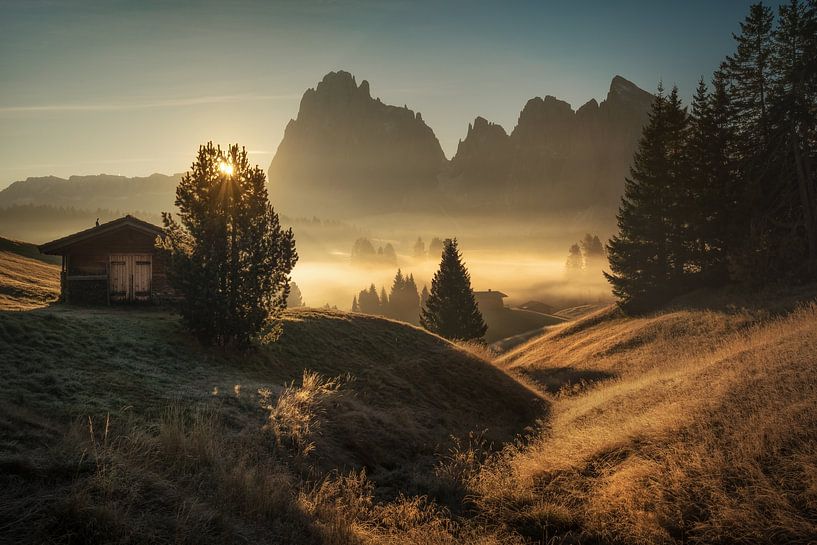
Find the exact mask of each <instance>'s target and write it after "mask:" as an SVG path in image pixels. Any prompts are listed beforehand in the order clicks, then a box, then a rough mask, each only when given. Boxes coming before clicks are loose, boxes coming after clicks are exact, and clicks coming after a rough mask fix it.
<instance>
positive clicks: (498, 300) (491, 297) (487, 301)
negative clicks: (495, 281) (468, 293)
mask: <svg viewBox="0 0 817 545" xmlns="http://www.w3.org/2000/svg"><path fill="white" fill-rule="evenodd" d="M505 297H507V295H505V294H504V293H502V292H501V291H493V290H488V291H475V292H474V299H475V300H476V302H477V305H478V306H479V310H480V311H482V312H485V311H491V310H502V309H504V308H505V304H504V303H503V302H502V299H504V298H505Z"/></svg>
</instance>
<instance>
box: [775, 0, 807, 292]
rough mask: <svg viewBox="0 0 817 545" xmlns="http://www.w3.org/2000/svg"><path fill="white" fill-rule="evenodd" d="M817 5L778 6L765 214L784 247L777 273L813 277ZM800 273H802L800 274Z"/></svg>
mask: <svg viewBox="0 0 817 545" xmlns="http://www.w3.org/2000/svg"><path fill="white" fill-rule="evenodd" d="M815 6H817V3H815V2H812V3H811V6H807V5H805V4H803V3H802V2H801V1H799V0H790V2H789V4H788V5H782V6H780V8H779V14H780V16H779V24H778V27H777V29H776V30H775V31H774V47H773V53H772V57H771V66H772V72H773V75H774V79H773V82H772V87H771V91H770V99H769V102H770V114H769V117H770V124H771V125H772V129H771V136H770V140H771V141H770V145H771V146H770V151H769V156H768V157H767V160H766V162H767V163H769V164H772V165H774V169H773V173H772V176H773V178H774V188H773V191H772V193H771V195H772V198H773V199H774V200H773V201H772V202H771V203H767V205H771V207H770V208H771V209H769V210H768V211H767V214H770V215H771V214H774V220H775V221H774V224H773V225H771V226H770V229H769V230H770V231H772V232H773V234H772V236H773V238H774V240H775V241H785V242H786V243H787V244H785V245H781V244H775V247H776V248H777V249H784V250H785V252H783V253H781V255H779V257H778V258H777V261H778V263H779V265H780V269H781V270H779V271H778V272H777V274H778V275H781V276H783V275H785V276H788V275H792V276H803V274H802V272H804V273H805V276H806V277H810V278H812V279H813V278H814V276H815V274H817V186H816V185H815V184H817V180H815V174H816V173H815V172H814V169H813V166H812V165H813V162H814V160H815V155H816V154H815V151H817V147H815V139H814V137H815V131H816V130H817V107H816V106H817V73H815V66H814V65H815V61H814V56H815V55H817V46H816V43H817V8H816V7H815ZM801 271H802V272H801Z"/></svg>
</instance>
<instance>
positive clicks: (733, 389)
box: [469, 304, 817, 543]
mask: <svg viewBox="0 0 817 545" xmlns="http://www.w3.org/2000/svg"><path fill="white" fill-rule="evenodd" d="M761 314H763V313H761ZM816 358H817V305H815V304H810V305H806V306H804V307H801V308H799V309H798V310H796V311H794V312H793V313H791V314H790V315H788V316H785V317H777V318H770V317H767V316H760V317H758V316H757V315H756V313H753V312H751V311H736V312H731V313H726V312H713V311H695V310H674V311H667V312H664V313H659V314H657V315H654V316H650V317H644V318H636V319H631V318H624V317H622V316H620V315H618V313H617V312H615V311H614V310H607V311H602V312H601V313H600V314H597V315H595V316H589V317H588V318H585V319H584V320H581V321H579V322H578V323H575V324H569V325H565V326H563V328H561V329H556V330H554V331H552V332H550V333H548V334H547V335H545V336H544V337H542V338H540V339H538V340H534V341H532V342H530V343H528V344H527V345H525V346H523V347H521V348H519V349H518V350H515V351H514V352H513V353H511V354H509V355H507V356H506V357H505V358H503V360H502V364H503V365H504V366H506V367H508V368H511V369H515V370H516V371H517V372H520V373H524V374H525V375H527V376H530V377H534V378H538V379H539V380H540V381H542V382H545V383H547V381H548V376H549V374H551V373H555V374H557V375H559V376H565V373H566V372H568V371H569V372H572V373H574V376H577V377H580V376H582V375H583V373H584V374H587V373H593V372H595V373H603V375H601V376H602V377H603V378H597V379H596V380H595V382H592V383H590V384H588V385H586V386H585V387H584V388H582V389H579V390H578V391H574V390H571V389H568V390H567V391H565V390H561V391H560V392H559V393H557V394H556V395H554V402H553V405H552V411H553V412H552V417H551V419H550V421H549V422H548V423H547V426H546V427H545V428H544V429H543V430H541V431H540V432H539V433H538V434H537V435H536V436H534V437H533V438H531V440H530V441H529V443H528V444H526V445H525V446H524V447H514V448H509V449H507V450H506V452H505V453H504V454H503V455H501V456H499V457H497V458H496V459H494V460H492V461H491V463H489V464H487V465H486V466H485V467H484V468H483V470H482V472H481V473H480V474H479V475H477V476H475V477H474V478H472V479H471V480H470V483H469V486H470V487H471V488H472V491H473V493H474V494H475V497H476V498H477V499H476V501H477V502H478V503H479V504H480V506H481V509H483V510H484V511H485V512H488V513H493V514H494V518H495V519H497V520H500V521H503V523H505V524H509V525H511V526H514V527H516V528H517V529H519V530H520V531H521V532H522V533H526V534H527V535H529V536H531V537H532V536H533V535H537V533H539V534H541V533H542V532H545V533H548V532H550V533H551V535H556V536H559V539H565V538H566V536H572V535H579V536H583V537H584V539H591V540H601V541H603V542H608V541H622V542H627V543H673V542H692V543H694V542H700V543H710V542H730V543H758V542H764V543H781V542H789V543H808V542H811V541H812V540H813V538H814V537H815V536H817V449H815V446H817V427H815V426H814V422H817V365H815V364H817V362H816V361H815V359H816ZM566 370H568V371H566ZM593 376H597V375H593Z"/></svg>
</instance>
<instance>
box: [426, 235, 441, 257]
mask: <svg viewBox="0 0 817 545" xmlns="http://www.w3.org/2000/svg"><path fill="white" fill-rule="evenodd" d="M442 253H443V241H442V239H440V238H439V237H434V238H432V239H431V242H429V243H428V257H429V259H437V257H438V256H441V255H442Z"/></svg>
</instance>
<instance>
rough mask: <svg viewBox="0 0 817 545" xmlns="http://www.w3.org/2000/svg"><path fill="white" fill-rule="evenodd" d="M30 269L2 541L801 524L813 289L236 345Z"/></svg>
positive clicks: (5, 471) (816, 332) (378, 538)
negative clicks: (464, 337)
mask: <svg viewBox="0 0 817 545" xmlns="http://www.w3.org/2000/svg"><path fill="white" fill-rule="evenodd" d="M0 258H3V256H0ZM4 259H8V258H4ZM14 259H15V260H19V259H25V258H14ZM7 263H8V261H4V262H3V265H4V267H3V270H6V267H7ZM22 264H23V266H26V267H29V269H28V270H29V272H31V271H34V270H35V268H36V267H39V265H38V264H36V263H34V262H30V263H29V262H28V261H23V262H22ZM37 270H39V269H37ZM39 271H40V274H39V276H37V275H32V276H30V277H29V278H30V279H31V282H32V283H33V284H35V285H36V286H40V288H39V289H40V290H43V291H42V292H38V291H37V290H35V289H34V288H33V287H32V288H27V289H26V290H20V289H17V288H15V289H16V290H17V291H14V292H10V291H8V290H7V291H6V292H4V293H11V295H9V296H8V297H11V298H14V299H15V301H14V302H13V303H12V304H7V303H4V305H5V306H4V307H3V310H2V311H0V371H1V372H2V374H3V377H4V385H3V389H2V394H0V406H2V410H0V415H2V416H0V429H2V438H3V439H2V442H0V489H2V490H3V493H2V498H0V529H1V530H2V532H3V535H4V536H6V538H7V539H10V540H11V541H12V542H19V543H167V542H174V543H239V542H269V543H332V544H352V543H417V544H421V543H423V544H425V543H431V544H435V543H483V544H490V543H712V542H720V543H781V542H787V543H809V542H813V539H814V536H815V535H817V480H816V477H815V476H817V454H815V452H817V450H816V449H815V446H816V445H817V429H815V427H814V425H813V423H814V422H815V421H817V396H816V395H815V394H816V393H817V392H815V390H817V370H816V369H817V368H816V367H815V361H814V354H815V353H817V305H815V304H814V303H813V302H811V301H813V300H814V297H815V293H816V291H815V289H814V287H805V288H801V289H799V290H788V291H785V292H780V291H778V292H769V293H763V294H754V295H751V296H746V295H739V294H737V293H731V292H727V291H718V292H700V293H696V294H693V295H692V296H689V297H686V298H684V299H681V300H676V301H674V302H673V303H672V304H671V305H670V306H668V307H666V308H664V309H663V310H661V311H658V312H655V313H653V314H650V315H646V316H642V317H638V318H632V317H626V316H624V315H622V314H621V313H620V312H619V311H618V310H617V309H615V308H614V307H605V308H602V309H601V310H598V311H596V312H592V313H590V314H586V315H584V316H582V317H578V318H576V319H574V320H572V321H570V322H566V323H564V324H561V325H556V326H552V327H550V328H547V329H546V330H544V331H543V332H542V334H541V335H539V336H536V337H534V338H532V339H530V340H528V341H527V342H524V343H523V344H521V345H519V346H517V347H515V348H512V349H510V350H509V351H508V352H506V353H504V354H496V353H494V352H492V351H490V350H487V349H485V348H484V347H481V346H477V345H463V346H459V345H455V344H452V343H449V342H448V341H445V340H443V339H441V338H439V337H436V336H434V335H430V334H428V333H426V332H424V331H422V330H420V329H418V328H415V327H412V326H409V325H406V324H401V323H399V322H394V321H390V320H386V319H382V318H375V317H370V316H365V315H360V314H351V313H344V312H335V311H323V310H314V309H300V310H291V311H288V313H287V315H286V319H285V328H284V335H283V337H282V338H281V340H280V342H279V343H277V344H274V345H270V346H263V347H257V348H256V349H254V350H253V351H251V352H250V353H243V354H236V353H232V352H230V351H225V350H216V349H208V348H205V347H201V346H199V345H198V344H197V343H196V342H195V341H193V340H192V339H190V338H189V337H188V336H187V334H186V333H185V332H184V330H183V329H182V328H181V325H180V323H179V321H178V318H177V317H176V316H175V315H173V314H172V313H170V312H168V311H167V310H163V309H141V310H133V309H117V308H111V309H109V308H79V307H70V306H64V305H59V304H57V305H54V304H50V305H49V304H47V302H48V300H49V296H48V295H47V294H48V293H50V294H51V296H52V297H53V295H54V288H53V280H54V274H55V269H54V268H52V269H44V270H39ZM3 282H7V281H6V280H3ZM49 282H51V283H50V284H49ZM49 286H50V287H49ZM49 290H50V291H49ZM43 293H45V294H46V295H43ZM12 309H13V310H12ZM571 312H572V313H575V315H578V314H580V313H579V311H578V310H576V309H573V310H571V311H569V312H568V314H570V313H571Z"/></svg>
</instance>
